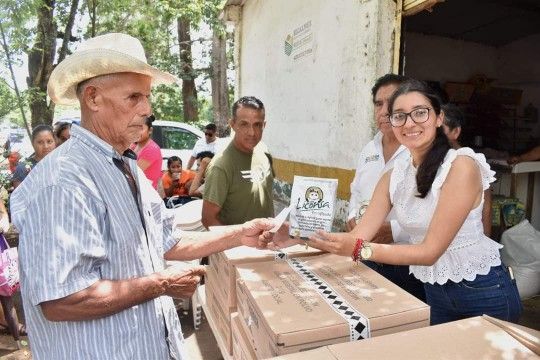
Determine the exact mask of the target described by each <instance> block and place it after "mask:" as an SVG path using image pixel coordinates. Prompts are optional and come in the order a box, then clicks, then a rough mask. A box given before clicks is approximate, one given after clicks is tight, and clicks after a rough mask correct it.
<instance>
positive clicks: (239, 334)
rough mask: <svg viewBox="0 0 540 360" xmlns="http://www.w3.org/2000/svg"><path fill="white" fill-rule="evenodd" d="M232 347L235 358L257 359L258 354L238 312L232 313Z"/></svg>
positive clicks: (236, 359)
mask: <svg viewBox="0 0 540 360" xmlns="http://www.w3.org/2000/svg"><path fill="white" fill-rule="evenodd" d="M231 332H232V348H233V359H234V360H255V359H257V355H256V354H255V350H253V346H251V340H250V339H249V338H248V335H247V332H246V329H245V328H244V326H243V324H242V320H240V317H239V316H238V313H236V312H235V313H232V314H231Z"/></svg>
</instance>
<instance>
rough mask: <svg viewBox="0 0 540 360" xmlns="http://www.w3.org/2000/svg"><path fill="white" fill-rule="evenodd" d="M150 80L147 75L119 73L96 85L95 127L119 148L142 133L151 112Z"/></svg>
mask: <svg viewBox="0 0 540 360" xmlns="http://www.w3.org/2000/svg"><path fill="white" fill-rule="evenodd" d="M151 83H152V79H151V78H150V77H149V76H146V75H142V74H135V73H120V74H115V75H114V76H112V77H110V78H106V79H105V80H103V81H97V82H96V84H95V85H93V86H94V87H95V88H96V90H95V102H96V107H95V109H96V111H97V114H96V117H95V118H96V120H95V121H94V124H93V125H94V130H95V132H96V135H98V136H99V137H100V138H102V139H103V140H105V141H106V142H107V143H109V144H111V145H112V146H113V147H114V148H115V149H116V150H117V151H119V152H121V151H124V150H126V149H127V148H128V147H129V146H130V145H131V144H132V143H134V142H135V141H137V140H139V138H140V137H141V132H142V131H143V126H144V125H145V119H146V118H147V117H148V116H149V115H150V114H151V113H152V109H151V105H150V89H151Z"/></svg>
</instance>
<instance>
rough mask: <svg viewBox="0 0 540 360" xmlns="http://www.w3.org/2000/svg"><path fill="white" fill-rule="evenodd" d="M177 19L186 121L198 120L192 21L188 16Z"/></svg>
mask: <svg viewBox="0 0 540 360" xmlns="http://www.w3.org/2000/svg"><path fill="white" fill-rule="evenodd" d="M177 21H178V44H179V47H180V76H181V78H182V103H183V105H184V106H183V107H184V121H187V122H197V120H199V109H198V99H197V88H196V87H195V78H196V77H197V74H196V73H195V72H194V71H193V58H192V53H191V35H190V30H191V26H190V21H189V19H188V18H187V17H186V16H181V17H179V18H178V20H177Z"/></svg>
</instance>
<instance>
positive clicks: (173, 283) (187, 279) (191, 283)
mask: <svg viewBox="0 0 540 360" xmlns="http://www.w3.org/2000/svg"><path fill="white" fill-rule="evenodd" d="M158 274H159V275H160V276H161V277H162V278H163V279H164V280H165V282H166V285H165V287H166V290H165V294H164V295H168V296H170V297H173V298H176V299H187V298H190V297H191V296H192V295H193V293H194V292H195V290H196V289H197V284H199V282H200V281H201V276H203V275H205V274H206V269H205V267H204V266H194V267H192V268H189V269H184V268H182V267H178V266H174V265H173V266H169V267H168V268H166V269H165V270H163V271H160V272H158Z"/></svg>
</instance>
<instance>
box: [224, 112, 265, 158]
mask: <svg viewBox="0 0 540 360" xmlns="http://www.w3.org/2000/svg"><path fill="white" fill-rule="evenodd" d="M265 125H266V122H265V121H264V110H257V109H252V108H248V107H242V106H241V107H239V108H238V110H237V111H236V117H234V118H233V119H232V121H231V127H232V129H233V130H234V140H233V141H234V144H235V145H236V148H237V149H239V150H240V151H243V152H246V153H251V152H253V149H254V148H255V146H257V144H258V143H259V141H261V138H262V134H263V130H264V126H265Z"/></svg>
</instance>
